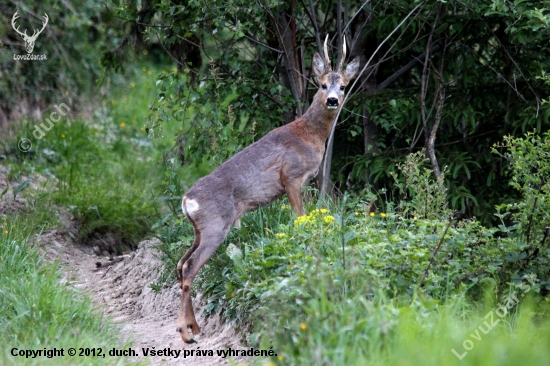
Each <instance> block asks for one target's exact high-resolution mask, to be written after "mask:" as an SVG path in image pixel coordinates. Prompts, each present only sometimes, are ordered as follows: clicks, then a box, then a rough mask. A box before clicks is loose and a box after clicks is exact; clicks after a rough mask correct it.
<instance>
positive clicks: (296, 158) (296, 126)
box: [177, 53, 359, 343]
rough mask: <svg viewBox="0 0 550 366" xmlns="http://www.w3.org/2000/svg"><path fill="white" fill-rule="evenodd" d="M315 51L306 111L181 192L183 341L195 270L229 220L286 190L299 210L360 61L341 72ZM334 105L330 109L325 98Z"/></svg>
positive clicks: (190, 321) (191, 325)
mask: <svg viewBox="0 0 550 366" xmlns="http://www.w3.org/2000/svg"><path fill="white" fill-rule="evenodd" d="M328 63H329V61H328V60H326V61H323V60H322V59H321V58H320V56H319V55H318V54H317V53H316V54H315V55H314V57H313V69H314V72H315V73H316V75H317V78H318V81H319V85H320V87H319V91H318V92H317V94H315V96H314V98H313V102H312V104H311V106H310V107H309V109H308V110H307V112H306V113H305V114H304V115H303V116H302V117H300V118H298V119H297V120H295V121H294V122H291V123H289V124H287V125H285V126H282V127H279V128H277V129H275V130H273V131H271V132H269V133H268V134H267V135H265V136H264V137H263V138H261V139H260V140H258V141H257V142H255V143H253V144H252V145H250V146H248V147H246V148H245V149H243V150H242V151H240V152H238V153H237V154H235V155H234V156H233V157H231V158H230V159H228V160H227V161H226V162H225V163H223V164H222V165H220V166H219V167H218V168H217V169H216V170H214V171H213V172H212V173H210V174H209V175H207V176H205V177H203V178H201V179H199V180H198V181H197V182H196V183H195V185H193V186H192V187H191V188H190V189H189V191H187V193H186V194H185V196H184V197H183V201H182V207H183V210H184V212H185V214H186V216H187V217H188V219H189V220H190V221H191V223H192V225H193V228H194V233H195V240H194V242H193V245H192V246H191V248H189V250H188V251H187V252H186V253H185V255H184V256H183V258H182V259H181V260H180V261H179V263H178V275H179V276H180V279H181V288H182V290H183V291H182V298H181V308H180V313H179V318H178V326H177V331H178V332H180V334H181V338H182V339H183V341H185V342H187V343H192V342H194V340H193V339H192V335H191V334H190V333H189V330H188V329H190V330H191V333H192V334H198V333H200V328H199V325H198V324H197V322H196V320H195V315H194V313H193V306H192V303H191V297H190V289H191V286H192V282H193V279H194V278H195V276H196V274H197V272H198V271H199V269H200V268H201V267H202V266H203V265H204V263H206V261H207V260H208V259H209V258H210V257H211V256H212V254H214V252H215V251H216V249H217V248H218V247H219V246H220V245H221V244H222V243H223V241H224V239H225V237H226V235H227V233H228V231H229V228H230V226H231V224H233V223H235V222H238V220H239V218H240V217H241V216H242V215H243V214H244V213H245V212H247V211H250V210H254V209H255V208H257V207H259V206H262V205H266V204H269V203H270V202H273V201H274V200H275V199H277V198H278V197H280V196H281V195H283V194H284V193H286V194H287V196H288V199H289V201H290V205H291V206H292V208H293V210H294V211H295V212H296V214H297V215H303V214H304V205H303V202H302V197H301V189H302V186H303V185H304V184H305V183H306V182H307V181H308V180H309V179H310V178H312V177H313V176H314V175H315V174H316V173H317V170H318V169H319V165H320V163H321V160H322V158H323V154H324V151H325V142H326V140H327V138H328V135H329V133H330V130H331V127H332V124H333V123H334V118H335V116H336V113H337V111H338V109H337V108H339V107H340V105H341V103H342V100H343V96H344V92H343V90H342V89H341V87H342V86H344V87H345V86H346V85H347V83H348V82H349V80H350V79H351V78H353V77H354V76H355V74H356V72H357V68H358V66H359V60H358V59H355V60H353V61H352V62H351V63H350V64H349V65H348V67H347V68H346V71H345V72H343V71H341V70H340V71H337V72H333V71H331V70H330V67H329V66H328ZM336 101H337V107H335V108H333V109H331V108H329V107H328V105H327V103H331V104H334V103H336Z"/></svg>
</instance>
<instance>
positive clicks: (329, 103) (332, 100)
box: [327, 98, 338, 107]
mask: <svg viewBox="0 0 550 366" xmlns="http://www.w3.org/2000/svg"><path fill="white" fill-rule="evenodd" d="M327 107H338V98H327Z"/></svg>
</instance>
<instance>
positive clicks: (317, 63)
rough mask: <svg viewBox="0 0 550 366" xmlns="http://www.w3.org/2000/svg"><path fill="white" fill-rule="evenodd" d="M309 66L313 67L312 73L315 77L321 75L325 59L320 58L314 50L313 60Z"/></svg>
mask: <svg viewBox="0 0 550 366" xmlns="http://www.w3.org/2000/svg"><path fill="white" fill-rule="evenodd" d="M311 66H312V67H313V73H314V74H315V75H316V76H317V77H321V76H323V75H324V74H325V69H326V65H325V61H324V60H323V59H322V58H321V56H319V54H318V53H317V52H315V54H314V55H313V62H312V64H311Z"/></svg>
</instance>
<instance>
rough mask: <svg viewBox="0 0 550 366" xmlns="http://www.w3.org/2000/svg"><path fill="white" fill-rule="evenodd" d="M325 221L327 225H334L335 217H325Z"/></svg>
mask: <svg viewBox="0 0 550 366" xmlns="http://www.w3.org/2000/svg"><path fill="white" fill-rule="evenodd" d="M323 221H324V222H325V224H332V223H333V221H334V216H331V215H328V216H325V217H323Z"/></svg>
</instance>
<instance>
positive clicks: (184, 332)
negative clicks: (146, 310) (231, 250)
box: [177, 219, 231, 343]
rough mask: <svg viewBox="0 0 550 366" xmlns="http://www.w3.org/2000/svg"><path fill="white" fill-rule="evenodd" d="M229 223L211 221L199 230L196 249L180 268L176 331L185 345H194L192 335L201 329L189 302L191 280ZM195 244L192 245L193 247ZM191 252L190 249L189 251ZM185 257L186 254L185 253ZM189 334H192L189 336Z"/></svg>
mask: <svg viewBox="0 0 550 366" xmlns="http://www.w3.org/2000/svg"><path fill="white" fill-rule="evenodd" d="M230 224H231V222H228V223H224V222H223V220H221V219H217V220H211V221H210V222H209V223H208V227H206V228H203V229H201V230H200V239H199V243H198V244H197V247H196V248H195V249H194V250H193V252H192V253H191V254H190V256H189V257H188V259H187V260H186V261H185V263H183V264H182V267H181V277H182V280H181V291H182V292H181V307H180V312H179V317H178V325H177V331H178V332H179V333H180V335H181V339H182V340H183V341H184V342H186V343H195V340H193V338H192V335H195V334H199V333H200V331H201V329H200V327H199V325H198V324H197V320H196V319H195V313H194V312H193V304H192V302H191V287H192V283H193V279H194V278H195V276H196V275H197V273H198V272H199V270H200V269H201V267H202V266H203V265H204V264H205V263H206V261H208V259H210V257H211V256H212V255H213V254H214V252H215V251H216V249H218V247H219V246H220V245H221V244H222V243H223V241H224V239H225V236H226V235H227V232H228V231H229V228H230ZM194 245H195V244H193V246H194ZM190 250H191V249H190ZM186 255H187V253H186ZM190 332H191V333H192V334H190Z"/></svg>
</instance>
